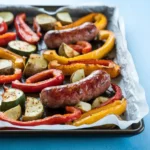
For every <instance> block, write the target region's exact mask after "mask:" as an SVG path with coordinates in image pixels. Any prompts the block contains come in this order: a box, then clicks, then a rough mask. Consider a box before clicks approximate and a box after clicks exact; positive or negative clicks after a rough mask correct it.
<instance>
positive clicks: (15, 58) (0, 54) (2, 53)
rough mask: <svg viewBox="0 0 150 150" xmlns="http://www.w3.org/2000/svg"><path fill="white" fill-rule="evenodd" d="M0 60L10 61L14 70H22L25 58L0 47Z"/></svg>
mask: <svg viewBox="0 0 150 150" xmlns="http://www.w3.org/2000/svg"><path fill="white" fill-rule="evenodd" d="M0 58H3V59H8V60H12V62H13V64H14V67H15V68H20V69H23V68H24V65H25V58H23V57H21V56H20V55H17V54H15V53H13V52H11V51H9V50H7V49H5V48H2V47H0Z"/></svg>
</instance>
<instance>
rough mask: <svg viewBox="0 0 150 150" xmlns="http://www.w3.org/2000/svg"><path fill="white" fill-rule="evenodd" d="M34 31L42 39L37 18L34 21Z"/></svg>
mask: <svg viewBox="0 0 150 150" xmlns="http://www.w3.org/2000/svg"><path fill="white" fill-rule="evenodd" d="M33 29H34V31H35V32H36V34H37V35H38V36H39V37H40V38H41V37H42V33H41V27H40V26H39V24H38V23H37V21H36V19H35V18H34V19H33Z"/></svg>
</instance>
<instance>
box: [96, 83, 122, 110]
mask: <svg viewBox="0 0 150 150" xmlns="http://www.w3.org/2000/svg"><path fill="white" fill-rule="evenodd" d="M111 85H112V88H113V90H114V91H115V95H114V96H113V97H111V98H109V99H108V100H107V101H106V102H104V103H102V104H101V105H100V106H99V107H102V106H105V105H108V104H110V103H113V102H114V101H115V100H120V99H122V91H121V88H120V87H119V86H118V85H116V84H111Z"/></svg>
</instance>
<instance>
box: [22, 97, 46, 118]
mask: <svg viewBox="0 0 150 150" xmlns="http://www.w3.org/2000/svg"><path fill="white" fill-rule="evenodd" d="M43 112H44V107H43V105H42V103H41V101H40V100H38V99H36V98H34V97H27V101H26V109H25V115H24V116H22V120H23V121H31V120H37V119H40V118H41V117H42V115H43Z"/></svg>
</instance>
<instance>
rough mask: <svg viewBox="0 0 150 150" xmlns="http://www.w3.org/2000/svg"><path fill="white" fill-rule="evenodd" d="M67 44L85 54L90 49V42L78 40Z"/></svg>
mask: <svg viewBox="0 0 150 150" xmlns="http://www.w3.org/2000/svg"><path fill="white" fill-rule="evenodd" d="M69 46H70V47H71V48H73V49H74V50H75V51H77V52H79V53H82V54H86V53H88V52H90V51H91V50H92V46H91V44H90V43H88V42H86V41H78V42H77V43H76V44H75V45H74V44H70V45H69Z"/></svg>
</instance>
